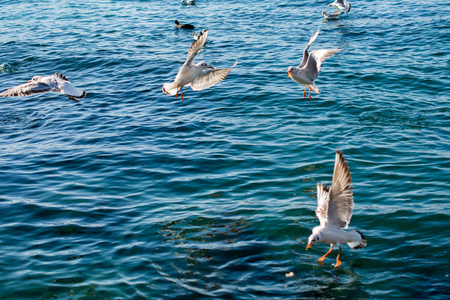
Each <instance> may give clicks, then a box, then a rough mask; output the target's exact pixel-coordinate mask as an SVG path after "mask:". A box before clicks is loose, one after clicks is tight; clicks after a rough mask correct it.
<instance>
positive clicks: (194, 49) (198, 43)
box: [180, 29, 208, 72]
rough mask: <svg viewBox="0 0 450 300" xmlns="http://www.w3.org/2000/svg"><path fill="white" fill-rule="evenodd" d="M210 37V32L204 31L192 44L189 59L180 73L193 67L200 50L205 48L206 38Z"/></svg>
mask: <svg viewBox="0 0 450 300" xmlns="http://www.w3.org/2000/svg"><path fill="white" fill-rule="evenodd" d="M207 37H208V30H207V29H206V30H203V31H202V32H201V33H200V34H199V35H198V38H197V39H196V40H195V41H194V42H193V43H192V44H191V47H190V48H189V51H188V54H187V59H186V61H185V62H184V64H183V66H182V67H181V69H180V72H183V71H184V69H186V68H187V67H189V66H191V65H192V64H193V63H194V58H195V56H196V55H197V53H198V52H200V50H202V48H203V46H205V43H206V38H207Z"/></svg>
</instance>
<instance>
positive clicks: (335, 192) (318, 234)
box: [306, 150, 367, 267]
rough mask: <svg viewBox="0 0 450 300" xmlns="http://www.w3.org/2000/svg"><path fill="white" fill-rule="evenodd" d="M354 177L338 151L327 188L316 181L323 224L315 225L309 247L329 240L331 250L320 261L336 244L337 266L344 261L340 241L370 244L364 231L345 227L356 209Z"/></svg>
mask: <svg viewBox="0 0 450 300" xmlns="http://www.w3.org/2000/svg"><path fill="white" fill-rule="evenodd" d="M351 183H352V178H351V175H350V169H349V167H348V166H347V162H346V161H345V158H344V155H343V154H342V152H341V151H339V150H337V151H336V159H335V163H334V172H333V180H332V183H331V187H330V188H328V187H327V186H326V185H324V184H322V183H318V184H317V210H316V215H317V218H319V221H320V226H316V227H314V229H313V230H312V232H313V233H312V234H311V235H310V236H309V238H308V245H307V246H306V249H308V248H309V247H311V245H312V244H314V243H327V244H330V245H331V248H330V250H329V251H328V252H327V253H325V255H323V256H322V257H321V258H319V262H323V260H324V259H325V257H326V256H327V255H328V254H329V253H330V252H331V251H332V250H333V245H338V246H339V254H338V256H337V258H336V265H335V266H336V267H339V266H340V265H341V261H340V260H339V257H340V255H341V245H343V244H348V246H349V247H350V248H352V249H359V248H362V247H364V246H366V245H367V240H366V238H365V237H364V235H363V234H362V233H361V232H359V231H357V230H350V231H344V230H343V229H347V228H348V225H349V224H350V219H351V218H352V212H353V206H354V203H353V192H352V189H353V187H350V184H351Z"/></svg>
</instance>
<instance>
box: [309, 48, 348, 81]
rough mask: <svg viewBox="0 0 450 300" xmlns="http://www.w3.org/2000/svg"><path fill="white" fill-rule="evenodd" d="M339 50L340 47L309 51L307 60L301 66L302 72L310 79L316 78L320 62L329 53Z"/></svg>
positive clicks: (329, 54)
mask: <svg viewBox="0 0 450 300" xmlns="http://www.w3.org/2000/svg"><path fill="white" fill-rule="evenodd" d="M341 50H342V49H320V50H313V51H311V53H309V58H308V61H307V62H306V65H305V66H304V67H303V72H304V74H307V76H308V78H309V79H310V80H311V81H314V80H316V79H317V77H318V76H319V73H320V68H321V66H322V62H323V61H324V60H325V59H327V58H328V57H330V56H331V55H333V54H336V53H338V52H339V51H341Z"/></svg>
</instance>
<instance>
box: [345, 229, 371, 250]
mask: <svg viewBox="0 0 450 300" xmlns="http://www.w3.org/2000/svg"><path fill="white" fill-rule="evenodd" d="M352 232H353V233H354V234H355V238H356V240H355V241H354V242H349V243H347V244H348V245H349V247H350V248H352V249H361V248H363V247H365V246H366V245H367V239H366V237H365V236H364V234H362V233H361V232H359V231H358V230H352Z"/></svg>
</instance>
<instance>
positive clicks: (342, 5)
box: [328, 0, 352, 13]
mask: <svg viewBox="0 0 450 300" xmlns="http://www.w3.org/2000/svg"><path fill="white" fill-rule="evenodd" d="M330 6H332V7H336V8H337V9H338V10H342V11H345V13H348V12H349V11H350V8H351V7H352V5H351V4H350V2H347V0H335V1H334V2H333V3H330V4H328V7H330Z"/></svg>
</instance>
